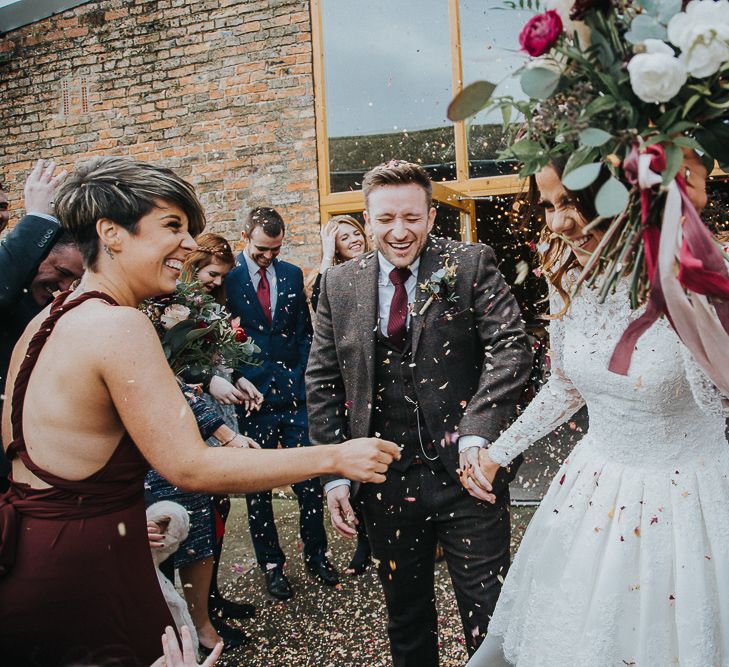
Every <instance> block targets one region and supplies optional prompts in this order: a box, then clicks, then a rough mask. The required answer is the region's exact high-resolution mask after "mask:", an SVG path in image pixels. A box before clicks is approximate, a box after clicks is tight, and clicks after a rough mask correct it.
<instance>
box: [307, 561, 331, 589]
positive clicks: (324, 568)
mask: <svg viewBox="0 0 729 667" xmlns="http://www.w3.org/2000/svg"><path fill="white" fill-rule="evenodd" d="M306 568H307V569H308V570H309V572H311V573H312V574H313V575H314V576H315V577H318V578H319V579H321V581H322V582H323V583H325V584H326V585H327V586H336V585H337V584H338V583H339V573H338V572H337V571H336V570H335V569H334V566H333V565H332V564H331V563H330V562H329V561H328V560H327V557H326V556H315V557H313V558H309V560H307V561H306Z"/></svg>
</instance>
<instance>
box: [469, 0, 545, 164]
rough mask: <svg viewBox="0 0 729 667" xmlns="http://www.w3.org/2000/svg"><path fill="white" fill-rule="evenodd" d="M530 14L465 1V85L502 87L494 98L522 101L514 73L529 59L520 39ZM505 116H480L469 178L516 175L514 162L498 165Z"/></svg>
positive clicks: (492, 2) (497, 0)
mask: <svg viewBox="0 0 729 667" xmlns="http://www.w3.org/2000/svg"><path fill="white" fill-rule="evenodd" d="M531 15H532V12H530V11H527V10H524V11H521V10H519V11H517V10H514V9H510V8H509V7H507V6H506V5H505V3H504V1H503V0H461V2H460V18H461V23H460V27H461V51H462V55H461V57H462V61H463V64H462V67H463V83H464V85H468V84H469V83H473V82H474V81H479V80H486V81H491V82H492V83H495V84H498V86H497V88H496V91H495V92H494V95H495V96H500V95H512V96H514V97H518V98H524V94H523V93H522V91H521V87H520V86H519V81H518V80H516V79H513V78H512V77H511V76H510V73H511V72H513V71H514V70H516V69H518V68H519V67H521V65H522V64H523V63H524V62H525V61H526V55H525V54H524V53H522V52H521V51H519V41H518V35H519V31H520V30H521V28H522V26H523V25H524V24H525V23H526V22H527V20H528V19H529V17H530V16H531ZM501 122H502V120H501V112H500V111H498V110H496V111H495V112H491V113H488V114H487V113H485V112H481V113H479V114H478V115H477V116H476V117H475V118H474V119H473V122H472V124H471V129H470V132H469V138H468V162H469V165H468V172H469V176H470V177H471V178H476V177H479V176H495V175H498V174H512V173H515V172H516V171H517V169H516V165H515V164H514V163H511V162H504V161H499V160H496V157H497V155H498V154H499V152H500V151H501V150H503V149H504V148H505V147H506V145H505V142H504V137H503V134H502V131H501Z"/></svg>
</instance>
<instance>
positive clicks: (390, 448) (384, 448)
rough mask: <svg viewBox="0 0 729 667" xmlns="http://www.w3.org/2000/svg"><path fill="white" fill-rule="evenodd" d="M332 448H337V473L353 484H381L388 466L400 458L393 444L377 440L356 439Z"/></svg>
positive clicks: (397, 448)
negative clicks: (353, 482)
mask: <svg viewBox="0 0 729 667" xmlns="http://www.w3.org/2000/svg"><path fill="white" fill-rule="evenodd" d="M332 447H337V448H338V455H339V456H338V459H337V460H338V464H337V466H336V468H337V471H338V473H339V474H340V475H341V476H342V477H345V478H347V479H351V480H352V481H355V482H370V483H375V484H382V482H384V481H385V473H386V472H387V468H388V467H389V465H390V464H391V463H392V462H393V460H394V459H399V458H400V448H399V447H398V446H397V445H396V444H395V443H394V442H389V441H388V440H380V439H379V438H356V439H354V440H347V441H346V442H343V443H341V444H339V445H332Z"/></svg>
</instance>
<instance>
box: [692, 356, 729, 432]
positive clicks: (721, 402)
mask: <svg viewBox="0 0 729 667" xmlns="http://www.w3.org/2000/svg"><path fill="white" fill-rule="evenodd" d="M681 356H682V357H683V367H684V370H685V371H686V379H687V380H688V383H689V386H690V387H691V393H692V394H693V396H694V400H695V401H696V404H697V405H698V406H699V408H700V409H701V410H702V411H703V412H705V413H706V414H707V415H713V416H717V417H724V418H729V401H728V400H727V397H726V396H724V394H722V393H721V391H719V389H718V388H717V386H716V385H715V384H714V383H713V382H712V381H711V380H710V379H709V378H708V376H707V375H706V373H704V371H703V370H702V368H701V366H699V364H697V363H696V361H695V360H694V358H693V357H692V356H691V353H690V352H689V351H688V349H687V348H686V347H684V346H683V345H681Z"/></svg>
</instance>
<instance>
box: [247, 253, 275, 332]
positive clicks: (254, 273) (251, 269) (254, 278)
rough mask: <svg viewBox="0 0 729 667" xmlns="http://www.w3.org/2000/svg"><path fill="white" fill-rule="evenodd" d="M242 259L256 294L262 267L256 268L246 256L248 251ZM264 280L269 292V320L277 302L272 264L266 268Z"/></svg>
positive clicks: (256, 265)
mask: <svg viewBox="0 0 729 667" xmlns="http://www.w3.org/2000/svg"><path fill="white" fill-rule="evenodd" d="M243 257H245V258H246V265H247V266H248V273H250V274H251V283H252V284H253V291H254V292H256V293H257V292H258V283H260V282H261V274H260V273H258V272H259V271H260V270H261V268H262V267H260V266H258V264H256V263H255V262H254V261H253V260H252V259H251V258H250V256H249V255H248V249H247V248H246V249H245V250H244V251H243ZM266 278H268V286H269V288H270V291H271V318H273V316H274V314H275V313H276V302H277V300H278V289H277V287H278V280H277V279H276V269H274V268H273V262H271V264H269V265H268V267H267V268H266Z"/></svg>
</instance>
